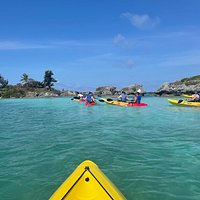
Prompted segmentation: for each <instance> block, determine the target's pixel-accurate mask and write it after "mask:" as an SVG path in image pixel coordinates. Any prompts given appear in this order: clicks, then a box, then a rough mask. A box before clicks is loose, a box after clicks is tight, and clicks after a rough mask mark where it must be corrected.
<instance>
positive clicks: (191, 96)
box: [182, 94, 193, 98]
mask: <svg viewBox="0 0 200 200" xmlns="http://www.w3.org/2000/svg"><path fill="white" fill-rule="evenodd" d="M182 96H183V97H185V98H193V95H187V94H183V95H182Z"/></svg>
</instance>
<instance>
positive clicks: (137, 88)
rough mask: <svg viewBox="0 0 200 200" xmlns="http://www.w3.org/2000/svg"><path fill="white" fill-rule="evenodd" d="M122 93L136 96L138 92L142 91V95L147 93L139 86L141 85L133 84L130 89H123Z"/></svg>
mask: <svg viewBox="0 0 200 200" xmlns="http://www.w3.org/2000/svg"><path fill="white" fill-rule="evenodd" d="M121 91H124V92H126V93H127V94H134V93H136V92H137V91H140V93H142V94H144V93H145V90H144V88H143V86H142V85H139V84H132V85H130V86H128V87H125V88H122V90H121Z"/></svg>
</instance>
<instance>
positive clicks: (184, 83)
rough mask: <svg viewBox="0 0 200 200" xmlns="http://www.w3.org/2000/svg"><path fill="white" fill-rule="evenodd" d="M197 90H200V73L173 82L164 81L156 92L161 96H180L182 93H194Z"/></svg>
mask: <svg viewBox="0 0 200 200" xmlns="http://www.w3.org/2000/svg"><path fill="white" fill-rule="evenodd" d="M195 92H200V75H198V76H193V77H190V78H183V79H181V80H180V81H175V82H173V83H163V84H162V85H161V86H160V88H159V89H158V90H157V91H156V92H155V94H157V95H159V96H162V95H174V96H179V95H181V94H194V93H195Z"/></svg>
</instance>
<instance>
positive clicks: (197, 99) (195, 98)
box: [188, 92, 200, 102]
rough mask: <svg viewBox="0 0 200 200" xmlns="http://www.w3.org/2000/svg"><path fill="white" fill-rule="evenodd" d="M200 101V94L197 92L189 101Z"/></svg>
mask: <svg viewBox="0 0 200 200" xmlns="http://www.w3.org/2000/svg"><path fill="white" fill-rule="evenodd" d="M199 101H200V94H199V93H197V92H195V94H194V95H193V96H192V99H191V100H190V101H188V102H199Z"/></svg>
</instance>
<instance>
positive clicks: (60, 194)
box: [50, 160, 126, 200]
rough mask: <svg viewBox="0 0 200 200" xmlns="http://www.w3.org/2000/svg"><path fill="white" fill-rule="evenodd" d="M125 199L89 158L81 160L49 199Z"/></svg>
mask: <svg viewBox="0 0 200 200" xmlns="http://www.w3.org/2000/svg"><path fill="white" fill-rule="evenodd" d="M61 199H63V200H102V199H103V200H110V199H116V200H125V199H126V198H125V197H124V196H123V195H122V193H121V192H120V191H119V190H118V189H117V188H116V186H115V185H114V184H113V183H112V182H111V181H110V180H109V179H108V178H107V177H106V176H105V174H104V173H103V172H102V171H101V170H100V169H99V168H98V166H97V165H96V164H95V163H93V162H92V161H90V160H86V161H84V162H82V163H81V164H80V165H79V166H78V167H77V168H76V169H75V170H74V172H73V173H72V174H71V175H70V176H69V177H68V178H67V179H66V180H65V181H64V183H63V184H62V185H61V186H60V187H59V188H58V189H57V190H56V191H55V193H54V194H53V195H52V196H51V197H50V200H61Z"/></svg>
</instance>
